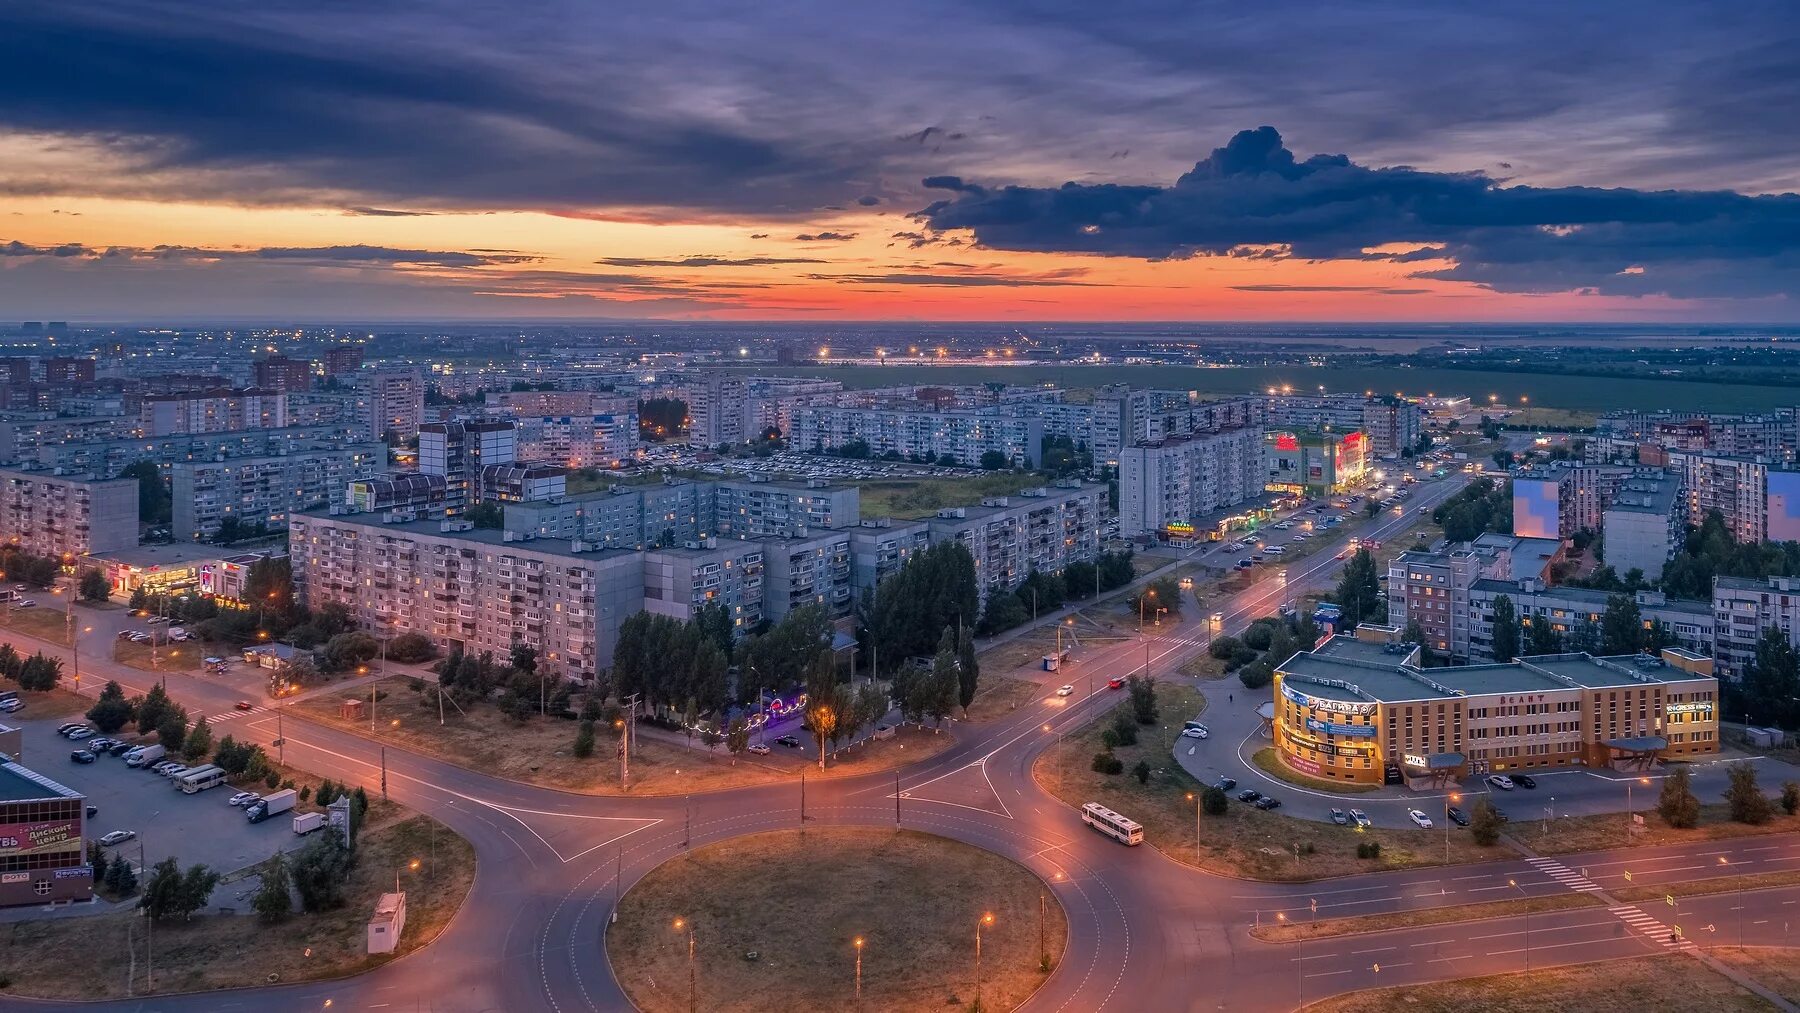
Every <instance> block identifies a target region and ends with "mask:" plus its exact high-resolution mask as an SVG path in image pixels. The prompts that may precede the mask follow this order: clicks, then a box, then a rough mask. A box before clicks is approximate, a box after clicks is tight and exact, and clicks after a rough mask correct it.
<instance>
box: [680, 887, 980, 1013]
mask: <svg viewBox="0 0 1800 1013" xmlns="http://www.w3.org/2000/svg"><path fill="white" fill-rule="evenodd" d="M992 924H994V913H993V912H992V911H989V912H987V913H986V914H983V915H982V916H981V920H980V921H978V922H976V923H975V1008H976V1009H980V1008H981V929H982V927H983V926H986V925H992ZM689 1013H692V1011H691V1010H690V1011H689Z"/></svg>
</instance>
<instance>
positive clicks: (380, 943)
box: [369, 893, 406, 953]
mask: <svg viewBox="0 0 1800 1013" xmlns="http://www.w3.org/2000/svg"><path fill="white" fill-rule="evenodd" d="M405 928H406V894H404V893H384V894H382V895H381V899H380V900H379V901H376V902H375V917H373V918H371V919H369V952H370V953H392V952H394V951H395V950H397V949H399V948H400V933H401V932H402V931H403V930H404V929H405Z"/></svg>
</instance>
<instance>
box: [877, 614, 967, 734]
mask: <svg viewBox="0 0 1800 1013" xmlns="http://www.w3.org/2000/svg"><path fill="white" fill-rule="evenodd" d="M980 684H981V662H980V661H978V660H977V659H976V657H975V631H973V630H971V629H969V628H968V627H966V626H965V627H963V628H962V629H960V630H958V631H957V635H956V702H957V703H958V704H961V705H962V709H963V717H964V718H967V717H968V716H969V705H970V704H972V703H974V702H975V692H976V690H977V689H978V688H979V687H980ZM876 717H880V715H876Z"/></svg>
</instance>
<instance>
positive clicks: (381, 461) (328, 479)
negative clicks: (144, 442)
mask: <svg viewBox="0 0 1800 1013" xmlns="http://www.w3.org/2000/svg"><path fill="white" fill-rule="evenodd" d="M386 464H387V446H386V445H385V444H381V443H359V444H351V445H349V446H344V447H317V448H313V449H310V450H296V451H295V452H293V453H288V454H278V455H274V456H270V457H234V458H226V459H224V460H213V461H180V462H177V463H175V464H172V465H170V466H169V491H170V495H171V498H172V500H173V505H174V507H173V512H172V515H171V523H170V525H169V529H170V530H171V531H173V532H174V533H175V536H176V537H177V538H186V539H191V540H193V541H205V540H207V539H209V538H211V537H213V536H214V535H216V534H218V533H219V525H220V524H221V523H223V522H224V520H225V518H227V517H236V518H237V519H238V520H239V521H240V522H242V523H244V524H249V525H255V524H261V525H264V526H265V527H267V528H269V529H270V530H279V529H281V528H284V527H286V526H287V518H288V514H289V513H292V512H294V511H297V510H320V509H324V508H325V507H327V506H329V505H330V504H332V503H335V502H337V501H338V500H339V499H340V498H341V497H342V496H343V491H344V488H345V486H347V485H348V484H349V483H351V482H352V481H355V480H357V479H363V478H368V477H369V476H371V475H373V474H375V473H376V472H377V471H378V470H380V469H381V468H382V467H384V466H385V465H386Z"/></svg>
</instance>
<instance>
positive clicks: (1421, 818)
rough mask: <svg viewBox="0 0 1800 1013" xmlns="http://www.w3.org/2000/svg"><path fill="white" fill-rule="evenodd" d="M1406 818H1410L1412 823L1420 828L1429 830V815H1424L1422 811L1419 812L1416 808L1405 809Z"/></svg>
mask: <svg viewBox="0 0 1800 1013" xmlns="http://www.w3.org/2000/svg"><path fill="white" fill-rule="evenodd" d="M1406 818H1407V819H1409V820H1412V821H1413V823H1414V825H1416V826H1417V827H1418V828H1419V829H1421V830H1430V829H1431V817H1429V816H1427V815H1425V814H1424V813H1422V812H1420V811H1419V810H1417V809H1408V810H1406Z"/></svg>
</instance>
